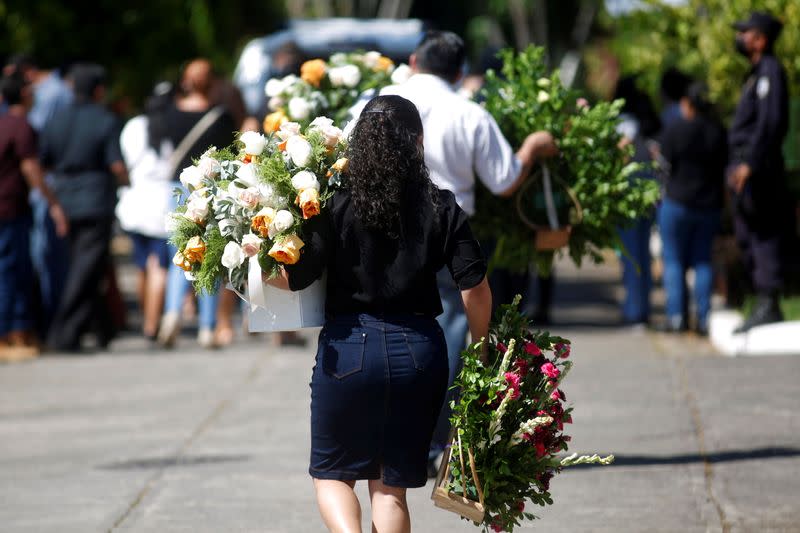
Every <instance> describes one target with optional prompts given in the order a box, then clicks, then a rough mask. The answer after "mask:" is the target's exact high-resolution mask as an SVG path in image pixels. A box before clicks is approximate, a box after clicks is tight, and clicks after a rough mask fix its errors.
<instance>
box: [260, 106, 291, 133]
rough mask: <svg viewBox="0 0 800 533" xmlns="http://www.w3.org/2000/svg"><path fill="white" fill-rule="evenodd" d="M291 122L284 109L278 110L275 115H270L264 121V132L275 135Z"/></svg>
mask: <svg viewBox="0 0 800 533" xmlns="http://www.w3.org/2000/svg"><path fill="white" fill-rule="evenodd" d="M287 122H289V117H287V116H286V113H284V112H283V109H278V110H277V111H275V112H274V113H270V114H269V115H267V116H266V118H265V119H264V131H265V132H266V133H273V132H276V131H278V130H279V129H281V126H282V125H284V124H286V123H287Z"/></svg>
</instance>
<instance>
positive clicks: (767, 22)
mask: <svg viewBox="0 0 800 533" xmlns="http://www.w3.org/2000/svg"><path fill="white" fill-rule="evenodd" d="M733 27H734V28H736V29H737V30H738V31H747V30H758V31H760V32H761V33H763V34H764V35H765V36H766V37H767V39H769V40H770V42H774V41H775V39H777V38H778V35H780V33H781V30H782V29H783V24H782V23H781V21H779V20H778V19H776V18H775V17H773V16H772V15H770V14H769V13H765V12H763V11H753V12H752V13H750V18H749V19H747V20H742V21H739V22H736V23H735V24H734V25H733Z"/></svg>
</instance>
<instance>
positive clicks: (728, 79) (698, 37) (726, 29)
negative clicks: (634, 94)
mask: <svg viewBox="0 0 800 533" xmlns="http://www.w3.org/2000/svg"><path fill="white" fill-rule="evenodd" d="M645 2H646V4H647V8H645V9H640V10H636V11H632V12H631V13H629V14H627V15H625V16H621V17H619V18H617V19H614V20H613V21H611V22H610V26H611V28H612V29H613V31H614V33H615V36H614V38H613V40H612V48H613V50H614V52H615V53H616V55H617V56H618V57H619V59H620V63H621V67H622V71H623V74H627V73H636V74H638V75H639V78H640V82H641V83H642V85H643V88H645V89H647V90H648V91H649V92H650V93H651V94H652V95H654V96H655V95H656V94H657V92H658V82H659V77H660V75H661V73H662V72H664V71H665V70H666V69H667V68H669V67H672V66H675V67H678V68H679V69H681V70H683V71H685V72H687V73H688V74H690V75H692V76H694V77H695V78H697V79H700V80H705V81H706V82H707V83H708V85H709V90H710V95H711V98H712V100H714V101H715V102H716V103H717V104H718V105H719V107H720V109H721V111H723V112H724V113H725V114H726V115H730V113H731V112H732V111H733V108H734V106H735V104H736V100H737V99H738V96H739V89H740V86H741V84H742V81H743V79H744V76H745V74H746V73H747V70H748V69H749V64H748V63H747V60H746V59H745V58H744V57H742V56H741V55H739V54H738V53H737V52H736V50H735V49H734V45H733V42H734V36H735V30H734V29H733V28H732V26H731V25H732V24H733V23H734V22H735V21H737V20H743V19H746V18H747V17H748V15H749V13H750V12H751V11H754V10H761V11H769V12H771V13H772V14H774V15H775V16H776V17H778V18H779V19H781V20H782V22H783V24H784V28H783V33H782V34H781V37H780V38H779V39H778V41H777V46H776V54H777V55H778V57H779V58H780V59H781V60H782V61H783V64H784V66H785V67H786V72H787V74H788V78H789V85H790V91H791V92H792V94H793V95H794V96H795V97H797V96H800V2H798V1H797V0H688V1H687V2H686V4H685V5H670V4H668V3H667V2H665V1H664V0H645Z"/></svg>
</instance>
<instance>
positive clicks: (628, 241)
mask: <svg viewBox="0 0 800 533" xmlns="http://www.w3.org/2000/svg"><path fill="white" fill-rule="evenodd" d="M618 98H622V99H624V100H625V105H624V107H623V108H622V113H621V114H620V122H619V124H618V126H617V131H618V132H619V133H620V134H621V135H622V146H627V145H632V146H633V161H634V162H637V163H645V164H649V163H652V160H653V157H652V155H651V153H650V148H649V143H650V141H651V139H652V138H653V137H654V136H655V135H656V134H657V133H658V130H659V128H660V126H661V121H660V120H659V118H658V115H656V112H655V109H654V108H653V105H652V103H651V102H650V98H649V97H648V96H647V95H646V94H644V93H643V92H642V91H640V90H639V89H637V88H636V83H635V79H634V78H633V77H626V78H623V79H621V80H620V82H619V84H618V85H617V89H616V92H615V94H614V99H618ZM631 179H633V180H636V179H655V173H654V172H653V170H652V168H648V169H645V170H642V171H640V172H637V173H636V174H634V175H633V176H632V177H631ZM652 227H653V216H652V215H651V214H643V215H642V216H640V217H639V218H638V219H637V220H636V221H635V222H634V223H633V224H632V225H631V226H629V227H627V228H621V229H620V230H619V236H620V240H621V241H622V245H623V246H624V247H625V250H624V252H622V253H621V261H622V284H623V286H624V287H625V298H624V300H623V303H622V319H623V321H624V322H625V323H626V324H631V325H637V324H647V323H648V322H649V320H650V290H651V289H652V287H653V281H652V276H651V273H650V262H651V255H650V232H651V229H652Z"/></svg>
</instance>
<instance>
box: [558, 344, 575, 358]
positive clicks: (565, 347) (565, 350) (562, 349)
mask: <svg viewBox="0 0 800 533" xmlns="http://www.w3.org/2000/svg"><path fill="white" fill-rule="evenodd" d="M555 349H556V354H558V356H559V357H561V358H562V359H566V358H567V357H569V353H570V351H571V350H572V346H571V345H569V344H567V343H564V342H559V343H558V344H556V345H555Z"/></svg>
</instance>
